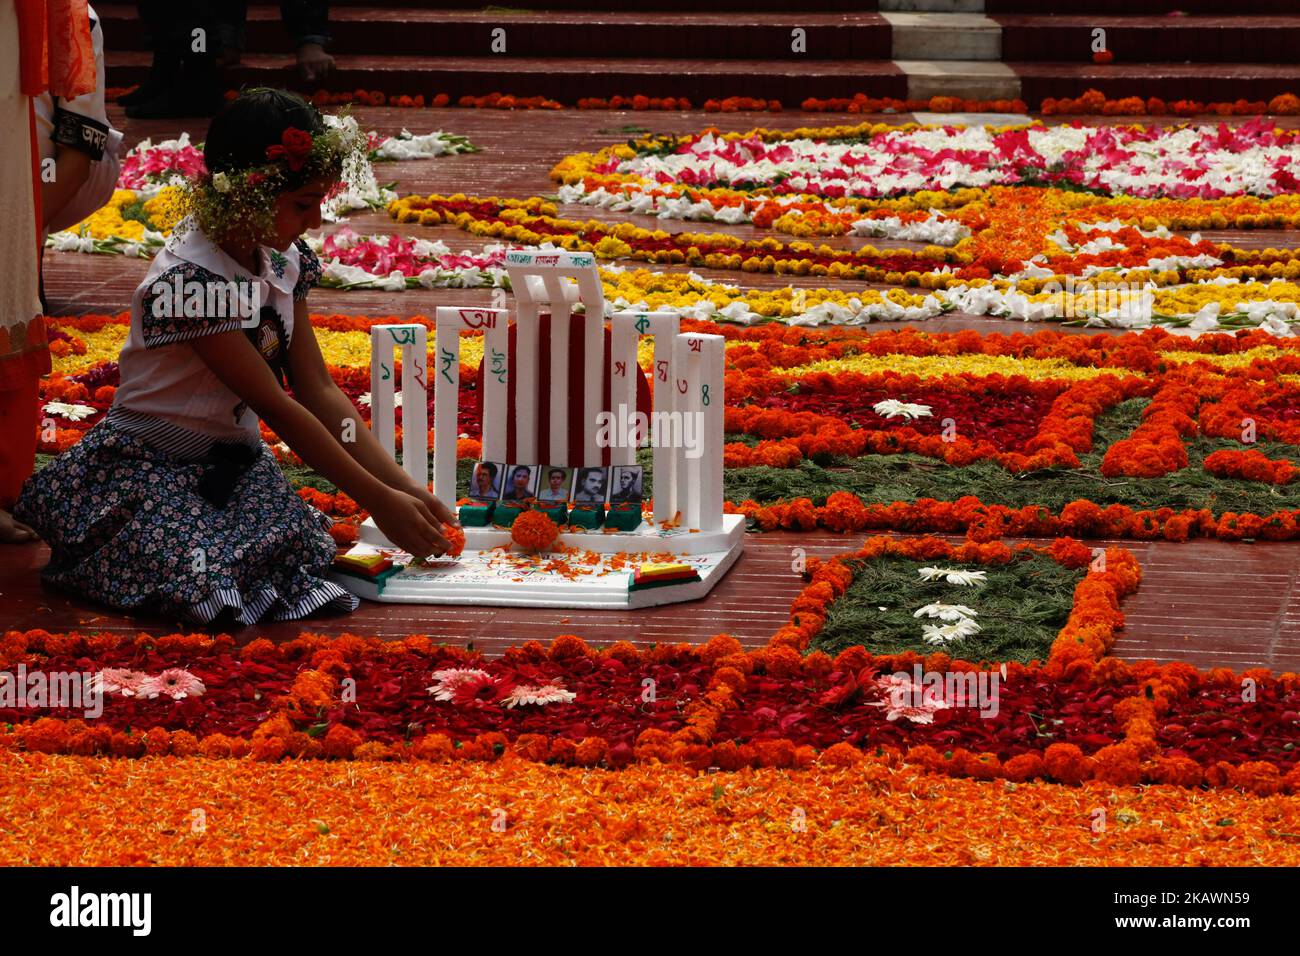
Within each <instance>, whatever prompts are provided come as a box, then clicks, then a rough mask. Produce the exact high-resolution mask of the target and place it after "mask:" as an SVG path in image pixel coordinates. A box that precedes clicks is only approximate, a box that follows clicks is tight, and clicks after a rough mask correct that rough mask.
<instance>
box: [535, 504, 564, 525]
mask: <svg viewBox="0 0 1300 956" xmlns="http://www.w3.org/2000/svg"><path fill="white" fill-rule="evenodd" d="M534 510H536V511H540V512H541V513H542V514H544V515H546V517H548V518H550V519H551V520H552V521H554V522H555V523H556V524H558V525H560V526H561V527H562V526H563V525H564V523H565V522H566V521H568V520H569V509H568V508H566V507H565V506H564V505H549V506H547V507H545V508H543V507H540V506H539V507H537V508H536V509H534Z"/></svg>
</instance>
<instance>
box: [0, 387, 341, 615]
mask: <svg viewBox="0 0 1300 956" xmlns="http://www.w3.org/2000/svg"><path fill="white" fill-rule="evenodd" d="M115 411H116V410H115ZM117 417H118V419H119V421H120V420H122V416H117ZM119 421H115V420H114V416H112V415H110V417H109V418H108V419H106V420H105V421H103V422H101V423H100V424H98V425H96V426H95V427H94V428H92V429H90V431H88V432H87V433H86V436H85V437H84V438H83V439H82V440H81V441H80V442H78V443H77V444H76V445H74V446H73V447H72V448H71V449H70V450H69V451H67V452H66V453H65V454H62V455H60V456H59V457H58V458H56V459H54V461H52V462H50V464H48V465H47V466H46V467H44V468H42V469H41V470H40V471H39V472H37V473H36V474H35V475H33V476H32V477H31V478H30V479H28V481H27V483H26V485H24V487H23V493H22V496H21V497H20V498H19V500H18V504H17V506H16V507H15V509H14V514H15V516H16V517H17V518H18V520H19V521H23V522H25V523H26V524H29V525H31V527H32V528H33V529H35V530H36V531H37V533H39V534H40V536H41V537H42V538H44V539H45V541H46V542H47V543H48V544H49V546H50V563H49V564H48V565H47V566H46V568H45V570H44V571H43V572H42V574H41V577H42V580H43V581H44V582H45V583H47V584H49V585H51V586H53V587H56V588H60V589H63V590H67V591H72V592H75V593H77V594H80V595H84V596H85V597H89V598H92V599H94V600H97V601H100V602H102V603H104V604H109V605H112V606H113V607H117V608H122V609H124V610H130V611H136V610H140V611H150V612H157V613H160V614H164V615H168V616H180V617H183V618H188V619H189V620H192V621H197V622H198V623H200V624H207V623H209V622H211V621H212V620H213V619H214V618H215V617H216V616H217V615H218V614H220V613H221V612H222V611H223V610H226V609H230V610H232V611H233V612H234V614H235V618H236V620H238V621H239V622H240V623H241V624H253V623H255V622H257V621H259V620H261V619H262V618H263V617H269V618H270V619H271V620H277V621H285V620H296V619H298V618H301V617H305V616H306V615H308V614H311V613H313V612H314V611H319V610H323V609H329V610H338V611H352V610H355V609H356V606H357V603H358V602H357V598H356V597H355V596H354V595H352V594H350V593H348V592H347V591H345V590H344V589H343V588H341V587H339V586H338V585H337V584H334V583H333V582H331V581H327V580H325V577H324V575H325V572H326V571H327V570H328V569H329V567H330V564H331V563H332V562H333V560H334V555H335V550H336V549H335V545H334V540H333V539H332V538H331V537H330V535H329V526H330V521H329V519H328V518H326V517H325V516H324V515H323V514H321V513H320V512H319V511H317V510H316V509H314V508H312V507H310V506H309V505H307V504H306V503H305V502H304V501H303V500H302V499H301V498H299V497H298V496H297V495H296V494H294V492H293V489H292V488H291V487H290V486H289V483H288V481H287V480H286V479H285V477H284V474H283V473H282V472H281V471H280V468H279V466H278V465H277V464H276V461H275V458H274V456H273V455H272V454H271V452H270V450H269V449H268V448H267V447H266V446H265V445H264V444H262V443H260V442H258V443H257V446H256V447H255V448H253V447H251V446H241V448H242V450H243V451H244V460H243V461H242V462H241V464H240V465H239V466H238V467H237V468H235V469H233V470H231V469H230V468H228V467H226V468H222V467H220V466H214V465H213V463H212V456H211V446H212V443H211V441H210V440H209V441H208V442H207V445H208V449H207V451H206V453H204V454H198V453H196V451H195V448H194V446H193V444H192V443H190V447H189V448H180V446H182V445H185V444H186V442H185V441H184V438H185V436H194V433H192V432H187V431H184V430H182V429H179V428H177V427H176V426H171V425H165V426H163V427H162V428H161V429H160V433H161V434H163V435H164V436H169V437H171V438H173V439H175V438H177V437H178V436H179V437H180V438H181V439H182V441H181V442H180V443H179V444H178V443H177V442H176V441H172V442H170V443H169V442H162V443H159V442H156V441H149V440H146V439H145V438H143V437H141V433H140V429H139V424H140V423H141V422H148V421H154V422H156V421H157V420H156V419H152V420H151V419H145V418H144V417H143V416H135V417H134V421H132V420H131V419H129V418H128V419H126V423H127V425H134V426H136V427H134V428H130V429H128V428H126V427H122V425H121V424H119ZM200 440H201V439H200ZM164 448H167V449H168V450H164ZM223 471H224V474H225V476H226V487H225V488H224V493H223V494H218V495H216V496H214V495H213V493H212V484H213V477H214V472H223ZM218 483H220V482H218ZM214 497H215V498H216V500H221V499H222V498H223V497H224V498H225V504H224V506H220V505H218V504H216V503H214V500H213V499H214Z"/></svg>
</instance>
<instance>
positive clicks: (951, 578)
mask: <svg viewBox="0 0 1300 956" xmlns="http://www.w3.org/2000/svg"><path fill="white" fill-rule="evenodd" d="M916 573H917V574H919V575H920V576H921V580H922V581H926V582H930V581H939V580H945V581H947V582H948V583H949V584H961V585H971V584H983V583H985V581H986V580H987V579H988V572H987V571H963V570H962V569H961V568H935V567H927V568H918V569H917V572H916Z"/></svg>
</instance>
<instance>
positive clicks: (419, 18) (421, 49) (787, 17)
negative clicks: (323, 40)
mask: <svg viewBox="0 0 1300 956" xmlns="http://www.w3.org/2000/svg"><path fill="white" fill-rule="evenodd" d="M96 10H97V11H98V12H99V14H100V16H101V18H102V20H103V24H104V36H105V41H106V46H107V48H108V49H110V50H143V49H145V48H146V47H145V36H144V31H143V30H142V29H141V27H140V24H139V21H138V20H137V19H136V11H135V7H134V6H133V5H130V4H120V3H119V4H105V5H103V6H102V7H97V8H96ZM994 26H995V28H996V25H994ZM690 27H691V28H690V29H683V24H682V17H681V15H680V14H674V13H669V12H643V11H626V10H625V11H620V12H616V13H604V12H575V11H568V12H564V11H560V12H533V13H507V14H503V13H492V12H483V11H474V10H435V9H426V10H416V9H405V8H400V7H350V8H344V9H336V10H332V11H331V32H332V33H333V37H334V40H333V43H332V44H331V47H330V49H331V52H333V53H334V54H336V55H337V54H358V55H359V54H368V53H383V54H386V55H392V54H410V55H416V56H469V55H474V54H478V55H482V56H485V57H490V56H499V55H500V52H499V50H500V47H501V46H502V45H504V47H505V53H506V54H508V55H511V56H524V57H548V56H549V57H590V56H599V57H601V58H613V57H650V58H663V57H684V58H704V57H715V58H717V59H720V60H725V59H769V58H770V59H790V58H792V57H794V56H796V55H797V56H806V57H807V58H809V59H820V60H827V59H861V60H887V59H889V58H890V56H891V51H890V24H889V22H888V21H887V20H886V19H885V18H884V17H882V16H880V14H878V13H808V12H805V13H799V14H793V13H755V14H752V15H750V16H748V17H747V18H746V19H745V20H744V22H743V23H737V22H736V18H735V16H734V15H732V14H728V13H709V12H699V13H695V14H693V15H692V16H691V18H690ZM796 30H798V31H802V33H798V34H797V33H796V32H795V31H796ZM245 49H246V50H247V51H249V52H252V53H276V52H287V51H289V50H291V49H292V45H291V42H290V38H289V35H288V33H287V31H286V30H285V29H284V27H283V25H282V24H281V22H280V10H279V7H278V6H276V5H270V4H258V5H255V6H251V7H250V8H249V10H248V20H247V25H246V28H245Z"/></svg>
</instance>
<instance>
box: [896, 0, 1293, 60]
mask: <svg viewBox="0 0 1300 956" xmlns="http://www.w3.org/2000/svg"><path fill="white" fill-rule="evenodd" d="M1297 10H1300V5H1298V6H1297ZM886 16H887V17H888V18H890V20H891V22H892V20H893V17H895V16H898V14H886ZM989 19H990V20H991V21H992V22H995V23H997V24H999V25H1000V26H1001V30H1002V59H1004V60H1007V61H1014V60H1039V61H1042V60H1061V61H1064V62H1067V63H1068V62H1075V63H1081V62H1091V60H1092V56H1093V43H1094V41H1093V37H1094V31H1095V30H1098V29H1100V30H1104V31H1105V35H1104V43H1105V48H1106V49H1107V50H1109V51H1110V52H1111V53H1113V54H1114V56H1115V61H1116V62H1117V63H1120V64H1127V63H1134V64H1140V63H1151V62H1159V63H1167V62H1174V63H1177V62H1192V61H1195V62H1202V63H1285V62H1287V61H1288V60H1290V59H1293V56H1294V51H1295V50H1296V48H1297V46H1300V16H1289V17H1281V16H1230V17H1224V16H1215V17H1207V16H1194V17H1193V16H1188V17H1167V16H1166V17H1158V16H1122V17H1118V16H1053V17H1041V16H1030V15H1019V14H997V15H995V16H993V17H991V18H989ZM895 36H897V27H895ZM895 49H897V39H895Z"/></svg>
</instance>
